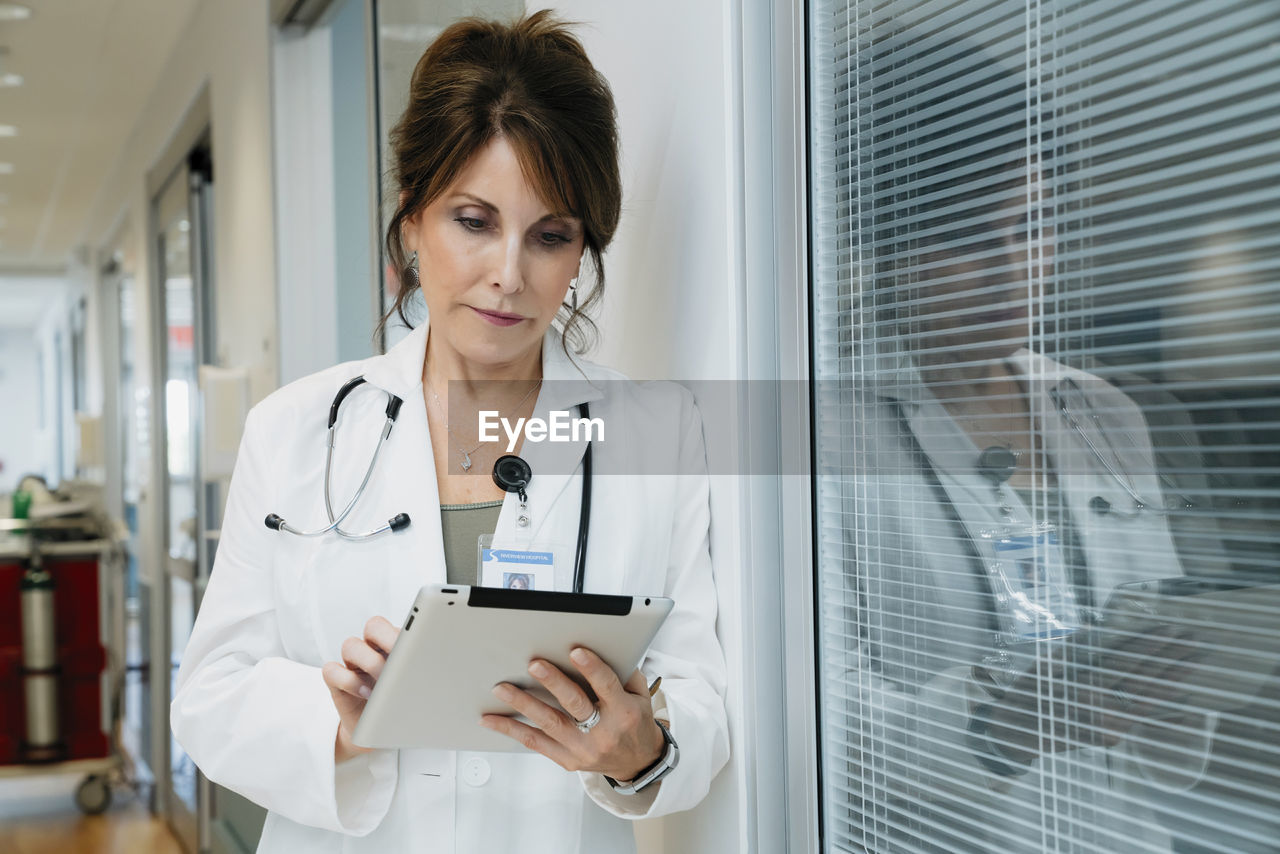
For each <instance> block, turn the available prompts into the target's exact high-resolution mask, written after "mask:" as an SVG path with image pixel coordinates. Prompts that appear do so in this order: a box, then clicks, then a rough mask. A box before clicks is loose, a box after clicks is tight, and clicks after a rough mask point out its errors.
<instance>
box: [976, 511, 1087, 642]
mask: <svg viewBox="0 0 1280 854" xmlns="http://www.w3.org/2000/svg"><path fill="white" fill-rule="evenodd" d="M994 545H995V551H996V562H995V564H994V565H993V567H992V569H993V575H995V576H996V578H995V579H994V580H995V582H996V583H995V585H994V586H995V588H996V600H997V604H998V605H1000V606H1001V610H1002V611H1003V612H1004V616H1005V618H1006V620H1005V622H1006V630H1007V632H1008V635H1009V640H1010V641H1013V642H1020V641H1030V640H1042V639H1045V638H1061V637H1066V636H1067V635H1070V634H1073V633H1074V632H1076V631H1077V630H1079V628H1080V611H1079V608H1078V607H1077V605H1076V597H1075V594H1074V593H1073V592H1072V590H1071V585H1070V584H1069V583H1068V582H1067V567H1066V561H1065V560H1064V555H1063V549H1062V545H1061V544H1060V543H1059V542H1058V537H1057V535H1056V534H1054V532H1053V531H1052V530H1042V531H1041V532H1039V533H1028V534H1025V535H1022V536H1016V537H1014V536H1006V537H1001V538H1000V539H998V540H996V541H995V544H994Z"/></svg>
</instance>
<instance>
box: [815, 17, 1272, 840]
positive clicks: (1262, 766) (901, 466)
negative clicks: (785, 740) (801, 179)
mask: <svg viewBox="0 0 1280 854" xmlns="http://www.w3.org/2000/svg"><path fill="white" fill-rule="evenodd" d="M809 23H810V27H809V31H810V34H811V38H812V42H811V75H810V80H811V85H812V91H811V93H810V95H811V105H812V106H811V110H812V113H811V119H812V123H811V134H810V138H811V141H812V149H811V157H810V163H811V168H812V173H811V188H812V199H813V208H812V216H813V222H812V232H811V233H812V234H813V241H814V242H813V249H812V251H813V269H814V285H813V288H814V291H813V317H812V328H813V330H814V341H813V347H814V352H813V364H814V373H815V380H816V387H815V391H814V405H815V447H816V454H817V465H818V469H817V471H818V477H817V481H816V484H815V489H816V496H815V506H816V508H817V513H818V518H817V525H816V540H817V542H816V553H817V554H818V566H817V572H818V578H817V581H818V592H819V620H820V630H819V635H818V643H819V650H818V652H819V661H820V667H821V673H820V678H821V686H822V687H821V692H822V705H821V717H822V720H821V732H822V750H823V753H824V761H823V768H824V774H825V777H824V780H823V805H824V808H823V817H824V823H825V828H824V838H825V841H826V846H827V848H828V850H833V851H863V850H866V851H872V852H882V851H894V852H896V851H916V852H921V851H927V852H991V851H999V852H1040V851H1055V852H1063V851H1069V852H1112V851H1144V852H1174V851H1176V852H1181V854H1186V852H1196V854H1198V852H1207V851H1241V852H1245V851H1247V852H1262V851H1275V850H1276V843H1275V840H1276V839H1280V771H1278V770H1277V769H1280V678H1277V663H1278V662H1280V524H1277V523H1278V522H1280V444H1277V440H1276V436H1277V425H1280V343H1278V342H1280V338H1277V336H1276V334H1275V325H1276V318H1277V316H1280V193H1277V192H1276V190H1277V177H1276V176H1277V175H1280V145H1278V144H1277V143H1278V142H1280V86H1278V85H1277V84H1278V83H1280V74H1278V73H1277V65H1276V54H1275V47H1274V46H1275V44H1276V43H1277V39H1278V38H1280V6H1277V4H1275V3H1274V2H1268V0H1237V2H1227V3H1220V4H1211V5H1206V4H1202V3H1195V2H1185V0H1106V1H1105V2H1104V0H1084V2H1081V0H1071V2H1066V0H1062V1H1061V2H1059V1H1058V0H945V2H920V0H890V1H889V2H884V0H874V2H871V1H870V0H867V2H864V0H822V2H816V3H814V4H812V5H811V7H810V21H809Z"/></svg>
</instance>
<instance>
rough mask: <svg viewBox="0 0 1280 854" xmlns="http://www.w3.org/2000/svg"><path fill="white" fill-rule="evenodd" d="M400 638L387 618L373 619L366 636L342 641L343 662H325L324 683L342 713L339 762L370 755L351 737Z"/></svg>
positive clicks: (336, 750)
mask: <svg viewBox="0 0 1280 854" xmlns="http://www.w3.org/2000/svg"><path fill="white" fill-rule="evenodd" d="M398 637H400V629H399V628H398V627H396V626H394V625H392V624H391V622H390V621H388V620H387V619H386V618H385V617H373V618H372V619H370V620H369V622H367V623H365V625H364V637H362V638H347V639H346V640H345V641H343V642H342V662H341V663H339V662H337V661H329V662H326V663H325V665H324V668H323V669H322V671H321V672H322V673H323V675H324V684H325V685H327V686H328V687H329V693H330V694H331V695H332V696H333V705H334V706H335V707H336V708H337V710H338V734H337V738H336V740H335V741H334V745H333V757H334V761H335V762H343V761H345V760H347V759H351V758H353V757H355V756H359V755H360V754H362V753H369V752H370V750H371V748H367V747H359V746H358V745H356V744H355V742H353V741H352V740H351V736H352V734H353V733H355V731H356V723H357V722H358V721H359V720H360V713H361V712H363V711H364V704H365V703H366V702H368V699H369V695H370V694H371V693H373V686H374V683H376V682H377V681H378V677H379V676H381V675H382V667H383V665H384V664H386V661H387V656H388V655H389V654H390V653H391V648H392V647H393V646H395V645H396V639H397V638H398Z"/></svg>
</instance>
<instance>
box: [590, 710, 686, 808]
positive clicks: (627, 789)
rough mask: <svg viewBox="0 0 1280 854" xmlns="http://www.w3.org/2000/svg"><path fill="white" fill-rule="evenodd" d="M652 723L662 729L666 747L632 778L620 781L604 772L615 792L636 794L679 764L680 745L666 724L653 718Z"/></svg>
mask: <svg viewBox="0 0 1280 854" xmlns="http://www.w3.org/2000/svg"><path fill="white" fill-rule="evenodd" d="M654 723H656V724H657V725H658V729H660V730H662V738H663V741H664V742H665V743H666V749H664V750H663V751H662V755H661V756H659V757H658V760H657V761H656V762H654V763H653V764H652V765H650V766H649V767H648V768H645V769H644V770H643V771H641V772H640V773H639V774H637V775H636V777H635V779H634V780H631V781H629V782H626V783H620V782H618V781H617V780H615V779H613V778H612V777H610V776H608V775H607V774H606V775H605V779H606V780H608V781H609V785H610V786H611V787H612V788H613V791H614V792H616V793H617V794H619V795H634V794H637V793H639V792H641V791H643V790H644V789H646V788H648V787H649V786H652V785H653V784H654V783H656V782H658V781H659V780H661V779H662V778H663V777H665V776H667V775H668V774H670V773H671V772H672V771H673V770H675V767H676V765H677V764H679V762H680V746H679V745H677V744H676V740H675V739H674V738H672V737H671V730H669V729H667V727H666V724H664V723H663V722H662V721H657V720H655V721H654Z"/></svg>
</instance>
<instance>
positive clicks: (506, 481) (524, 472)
mask: <svg viewBox="0 0 1280 854" xmlns="http://www.w3.org/2000/svg"><path fill="white" fill-rule="evenodd" d="M531 480H533V469H531V468H529V464H528V463H526V462H525V461H524V460H523V459H521V458H520V457H517V456H516V455H515V454H506V455H505V456H501V457H498V459H497V460H496V461H495V462H494V464H493V482H494V483H496V484H497V485H498V488H499V489H501V490H502V491H504V492H514V493H515V494H516V497H517V498H519V499H520V515H519V516H518V517H516V524H517V525H519V526H520V527H521V528H527V527H529V495H528V493H527V492H526V491H525V490H526V489H528V487H529V481H531Z"/></svg>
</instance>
